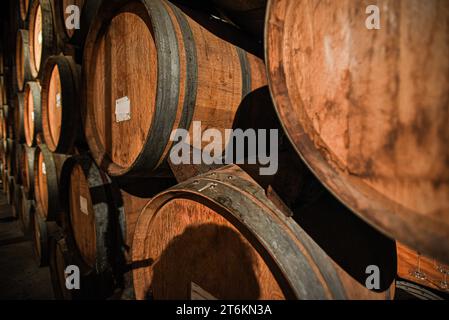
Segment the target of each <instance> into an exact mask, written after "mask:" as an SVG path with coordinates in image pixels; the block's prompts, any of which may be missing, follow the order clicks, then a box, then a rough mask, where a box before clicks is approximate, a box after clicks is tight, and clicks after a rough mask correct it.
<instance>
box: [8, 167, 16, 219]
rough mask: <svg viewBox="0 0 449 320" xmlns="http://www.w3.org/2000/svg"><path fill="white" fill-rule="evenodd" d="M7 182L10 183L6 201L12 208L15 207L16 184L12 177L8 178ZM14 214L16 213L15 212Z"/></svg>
mask: <svg viewBox="0 0 449 320" xmlns="http://www.w3.org/2000/svg"><path fill="white" fill-rule="evenodd" d="M7 181H8V189H7V192H6V200H7V202H8V204H9V205H10V206H13V205H14V195H15V188H16V182H15V181H14V177H12V176H8V180H7ZM13 213H14V211H13Z"/></svg>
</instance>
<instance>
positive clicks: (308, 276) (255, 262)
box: [132, 166, 395, 300]
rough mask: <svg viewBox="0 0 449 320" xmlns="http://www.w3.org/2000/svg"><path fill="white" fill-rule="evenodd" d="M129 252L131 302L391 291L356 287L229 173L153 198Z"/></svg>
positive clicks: (239, 175) (249, 185)
mask: <svg viewBox="0 0 449 320" xmlns="http://www.w3.org/2000/svg"><path fill="white" fill-rule="evenodd" d="M393 249H394V246H393ZM387 251H388V250H386V251H385V252H384V254H385V257H392V259H393V260H395V252H394V254H392V252H387ZM132 252H133V255H132V258H133V264H134V265H135V266H136V268H134V269H133V278H134V290H135V294H136V298H137V299H145V298H150V297H151V298H153V299H195V298H201V297H203V298H204V297H214V298H217V299H251V300H253V299H285V298H296V299H297V298H300V299H363V298H365V299H385V298H392V295H391V290H392V289H393V288H394V281H393V282H392V283H391V284H390V285H389V287H388V288H386V289H385V290H384V291H383V292H379V293H375V292H371V291H370V290H368V289H366V288H365V287H364V285H361V284H360V283H358V282H356V281H355V280H354V279H353V278H352V277H350V276H349V275H348V274H347V273H346V272H344V271H343V270H342V269H341V268H340V267H339V266H338V265H336V264H335V263H334V262H333V261H332V259H330V258H329V257H328V256H327V255H326V254H325V253H324V251H322V250H321V249H320V247H319V246H318V245H317V244H316V243H314V242H313V241H312V239H311V238H309V237H308V236H307V234H306V233H305V232H304V231H303V230H302V229H301V228H300V227H299V225H298V224H296V223H295V222H294V221H293V220H292V219H291V218H288V217H287V216H285V215H284V213H281V212H280V211H279V210H278V209H277V207H276V206H274V205H273V203H272V202H271V201H269V200H268V199H267V198H266V196H265V191H264V190H263V189H262V188H261V187H260V186H258V185H257V184H256V183H255V182H254V181H253V180H252V179H251V178H250V177H249V176H248V175H247V174H246V173H244V172H243V171H242V170H241V169H239V168H238V167H235V166H228V167H225V168H223V169H220V170H217V171H215V172H212V173H208V174H205V175H203V176H199V177H196V178H193V179H191V180H188V181H186V182H183V183H181V184H179V185H178V186H176V187H173V188H171V189H169V190H167V191H165V192H162V193H161V194H159V195H157V196H156V197H154V198H153V199H152V200H151V201H150V202H149V203H148V204H147V206H146V207H145V208H144V209H143V211H142V213H141V215H140V216H139V219H138V221H137V225H136V228H135V233H134V240H133V248H132ZM393 262H394V261H393ZM137 266H138V267H137ZM179 270H183V272H181V273H180V272H179ZM236 284H238V285H236ZM204 293H205V294H204Z"/></svg>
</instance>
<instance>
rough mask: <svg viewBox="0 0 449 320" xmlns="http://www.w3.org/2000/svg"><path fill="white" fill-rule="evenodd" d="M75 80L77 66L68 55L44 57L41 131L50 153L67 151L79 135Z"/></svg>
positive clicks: (77, 75) (77, 97)
mask: <svg viewBox="0 0 449 320" xmlns="http://www.w3.org/2000/svg"><path fill="white" fill-rule="evenodd" d="M79 81H80V70H79V66H78V65H76V64H75V62H74V60H73V59H72V58H71V57H68V56H53V57H50V58H49V59H48V60H47V63H46V64H45V71H44V78H43V82H42V105H41V107H42V110H41V112H42V131H43V135H44V139H45V143H46V144H47V146H48V149H49V150H50V151H52V152H59V153H68V152H70V151H71V149H72V148H73V146H74V144H75V141H76V140H77V138H79V135H80V131H81V128H80V125H81V124H80V110H79V103H80V102H79V101H80V92H79ZM78 140H79V139H78Z"/></svg>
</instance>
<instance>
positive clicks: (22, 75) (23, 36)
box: [16, 29, 32, 91]
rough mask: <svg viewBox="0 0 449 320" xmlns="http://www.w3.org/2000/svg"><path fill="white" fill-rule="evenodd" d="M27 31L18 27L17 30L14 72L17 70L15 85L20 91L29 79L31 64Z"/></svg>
mask: <svg viewBox="0 0 449 320" xmlns="http://www.w3.org/2000/svg"><path fill="white" fill-rule="evenodd" d="M28 35H29V33H28V31H27V30H22V29H20V30H19V31H17V40H16V68H17V69H16V72H17V76H16V78H17V87H18V88H19V91H22V90H23V88H24V86H25V83H26V82H27V81H29V80H31V77H32V75H31V66H30V46H29V38H28Z"/></svg>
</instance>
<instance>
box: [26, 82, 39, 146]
mask: <svg viewBox="0 0 449 320" xmlns="http://www.w3.org/2000/svg"><path fill="white" fill-rule="evenodd" d="M24 130H25V141H26V144H27V145H28V147H34V146H35V145H36V136H37V133H39V132H41V131H42V117H41V86H40V84H39V82H37V81H36V82H34V81H31V82H27V84H26V85H25V105H24Z"/></svg>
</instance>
